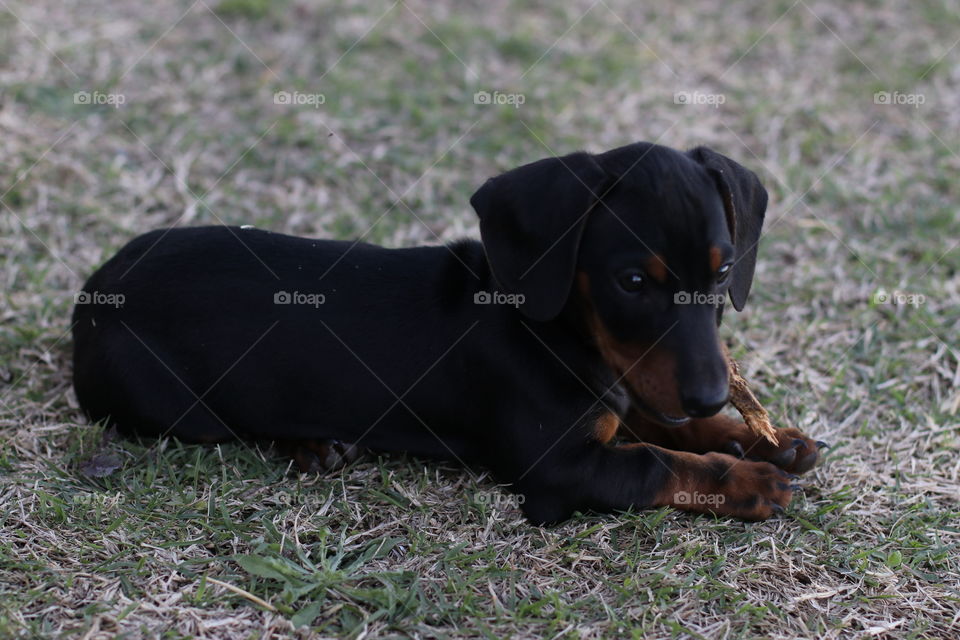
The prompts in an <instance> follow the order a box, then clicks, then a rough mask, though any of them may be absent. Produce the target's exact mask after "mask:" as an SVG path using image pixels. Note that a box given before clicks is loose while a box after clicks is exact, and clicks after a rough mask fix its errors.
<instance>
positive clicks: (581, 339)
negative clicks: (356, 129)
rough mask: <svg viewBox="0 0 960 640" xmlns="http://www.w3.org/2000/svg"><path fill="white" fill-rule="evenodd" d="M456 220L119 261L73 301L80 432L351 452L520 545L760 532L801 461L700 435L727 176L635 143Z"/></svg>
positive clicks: (747, 239) (701, 159) (481, 196)
mask: <svg viewBox="0 0 960 640" xmlns="http://www.w3.org/2000/svg"><path fill="white" fill-rule="evenodd" d="M471 204H472V205H473V207H474V208H475V209H476V211H477V214H478V215H479V216H480V230H481V234H482V238H483V242H482V244H481V243H480V242H477V241H462V242H457V243H455V244H452V245H449V246H436V247H416V248H408V249H386V248H382V247H378V246H374V245H370V244H364V243H359V242H343V241H333V240H315V239H310V238H297V237H291V236H286V235H281V234H277V233H270V232H268V231H259V230H254V229H248V228H243V227H239V228H238V227H224V226H220V227H200V228H181V229H166V230H158V231H153V232H150V233H147V234H146V235H143V236H140V237H138V238H136V239H135V240H133V241H132V242H130V243H129V244H128V245H127V246H126V247H124V248H123V249H121V250H120V252H119V253H118V254H117V255H116V256H114V257H113V258H112V259H111V260H109V261H108V262H107V263H106V264H104V265H103V266H102V267H101V268H100V269H99V270H98V271H97V272H96V273H95V274H94V275H93V276H92V277H91V278H90V280H89V281H88V282H87V283H86V285H85V286H84V288H83V291H82V293H80V294H78V304H77V306H76V309H75V313H74V322H75V325H74V349H75V353H74V384H75V387H76V392H77V397H78V398H79V401H80V404H81V406H82V407H83V409H84V410H85V411H86V412H87V414H89V416H90V417H91V418H92V419H94V420H102V421H107V422H109V423H111V424H115V425H116V426H117V427H118V428H119V429H120V430H121V431H122V432H125V433H134V434H142V435H151V436H166V435H170V436H176V437H177V438H180V439H182V440H185V441H189V442H220V441H225V440H230V439H233V438H250V439H269V440H277V441H282V442H284V443H286V444H287V445H288V446H290V447H291V448H292V454H293V455H294V457H295V459H296V460H297V462H298V463H299V464H300V466H301V468H302V469H304V470H311V469H316V468H319V467H330V466H335V465H336V464H338V463H340V462H342V461H343V460H344V459H349V458H350V457H351V456H352V453H353V451H354V450H355V447H367V448H370V449H373V450H377V451H405V452H410V453H413V454H416V455H422V456H436V457H444V458H452V459H456V460H460V461H462V462H464V463H466V464H481V465H484V466H487V467H489V468H490V469H492V470H493V472H494V474H495V476H496V477H497V478H498V479H499V480H500V481H502V482H504V483H509V484H510V485H511V486H512V487H513V489H514V490H515V491H517V492H519V493H521V494H522V495H523V496H524V501H523V509H524V512H525V513H526V515H527V516H528V518H529V519H530V520H531V521H532V522H535V523H549V522H557V521H560V520H563V519H565V518H568V517H569V516H570V515H571V514H573V513H574V512H575V511H578V510H579V511H586V510H596V511H610V510H620V509H629V508H631V507H634V508H646V507H657V506H661V505H673V506H675V507H678V508H681V509H686V510H691V511H700V512H712V513H716V514H725V515H731V516H736V517H740V518H745V519H750V520H761V519H764V518H767V517H769V516H771V515H773V514H774V513H777V512H779V511H782V509H783V507H785V506H786V505H787V503H789V502H790V499H791V497H792V490H793V486H792V485H791V484H790V482H791V477H792V474H793V473H800V472H803V471H806V470H808V469H810V468H811V467H813V465H814V464H815V463H816V461H817V456H818V453H817V451H818V447H817V444H818V443H816V442H814V441H813V440H811V439H809V438H807V437H805V436H804V435H803V434H801V433H799V432H798V431H796V430H794V429H782V430H779V445H778V446H774V445H771V444H769V443H767V442H766V441H764V440H762V439H759V438H758V437H757V436H756V435H754V434H753V433H752V432H751V431H750V430H748V429H747V428H746V426H745V425H744V424H743V423H742V422H740V421H738V420H734V419H732V418H729V417H726V416H722V415H718V412H719V411H720V409H721V408H722V407H723V406H724V405H725V404H726V402H727V397H728V384H729V383H728V377H727V365H726V362H725V359H724V356H723V354H722V351H721V345H720V340H719V337H718V331H717V327H718V324H719V321H720V317H721V313H722V309H723V302H724V299H725V298H726V296H727V295H729V298H730V300H731V301H732V303H733V306H734V307H735V308H736V309H737V310H740V309H741V308H742V307H743V305H744V304H745V302H746V300H747V294H748V292H749V290H750V285H751V281H752V279H753V273H754V265H755V262H756V256H757V243H758V241H759V238H760V229H761V226H762V224H763V218H764V212H765V210H766V205H767V194H766V191H765V190H764V188H763V186H762V185H761V184H760V182H759V180H758V179H757V177H756V176H755V175H754V174H753V173H752V172H750V171H748V170H747V169H745V168H743V167H742V166H740V165H739V164H737V163H736V162H734V161H732V160H730V159H728V158H726V157H724V156H722V155H720V154H718V153H716V152H714V151H711V150H710V149H707V148H704V147H700V148H697V149H693V150H691V151H688V152H679V151H675V150H673V149H669V148H666V147H662V146H657V145H653V144H648V143H637V144H632V145H629V146H625V147H621V148H619V149H614V150H612V151H608V152H606V153H602V154H599V155H592V154H589V153H583V152H579V153H573V154H570V155H567V156H564V157H559V158H548V159H545V160H540V161H538V162H534V163H532V164H528V165H525V166H522V167H520V168H517V169H514V170H512V171H508V172H507V173H504V174H503V175H500V176H498V177H495V178H492V179H490V180H488V181H487V182H486V183H485V184H484V185H483V186H482V187H481V188H480V189H479V190H478V191H477V192H476V194H474V196H473V198H472V199H471ZM744 452H745V453H744ZM731 454H733V455H731Z"/></svg>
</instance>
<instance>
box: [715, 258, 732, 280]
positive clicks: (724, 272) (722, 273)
mask: <svg viewBox="0 0 960 640" xmlns="http://www.w3.org/2000/svg"><path fill="white" fill-rule="evenodd" d="M732 268H733V263H732V262H728V263H727V264H725V265H723V266H722V267H720V268H719V269H717V282H723V281H724V280H726V279H727V276H729V275H730V269H732Z"/></svg>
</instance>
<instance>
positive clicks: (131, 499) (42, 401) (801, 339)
mask: <svg viewBox="0 0 960 640" xmlns="http://www.w3.org/2000/svg"><path fill="white" fill-rule="evenodd" d="M958 27H960V16H958V15H957V14H956V12H954V11H953V10H951V9H950V8H949V5H948V4H947V3H943V2H939V1H937V0H920V1H918V2H907V1H906V0H885V1H882V2H872V3H866V2H853V3H848V4H846V5H844V6H843V7H842V8H841V7H840V6H839V5H834V4H830V3H827V2H821V1H819V0H801V1H799V2H786V1H784V2H772V3H735V4H731V3H722V2H718V1H714V0H696V1H694V2H687V3H675V4H669V3H659V4H655V5H650V6H647V7H644V6H641V5H640V3H630V2H626V1H625V0H623V1H622V0H603V1H601V2H599V3H592V2H586V1H577V2H571V3H563V4H562V5H561V4H551V3H546V2H532V1H529V2H519V1H516V2H512V1H509V0H500V1H498V2H494V3H475V2H470V3H427V2H421V1H419V0H405V1H404V2H400V3H396V4H391V3H361V2H355V1H353V0H336V1H334V0H331V1H323V2H320V1H316V2H308V1H306V0H282V1H280V2H263V1H261V0H221V1H220V2H217V1H216V0H200V1H199V2H197V3H195V4H191V3H190V2H186V1H169V0H168V1H163V2H155V3H149V4H147V5H140V4H137V5H129V4H123V3H117V2H104V1H100V0H94V1H91V2H87V3H84V5H83V9H82V10H81V9H80V8H79V7H78V6H77V7H74V6H73V5H69V6H61V5H60V4H56V5H54V4H53V3H50V2H39V3H31V2H23V1H21V0H10V1H9V2H7V3H3V4H2V5H0V73H2V77H3V81H2V83H0V84H2V88H0V131H2V134H0V154H2V155H0V157H2V159H3V162H2V167H3V169H2V181H0V194H2V195H0V203H2V207H0V281H2V287H0V301H2V306H0V438H2V445H3V446H2V447H0V496H2V505H3V509H2V510H0V636H4V637H19V636H23V637H31V636H57V635H70V636H77V637H80V636H82V637H86V638H106V637H114V636H115V635H119V636H125V637H140V636H143V635H152V636H154V635H155V636H162V637H167V638H179V637H190V636H200V637H209V638H239V637H275V636H286V635H297V636H299V637H326V636H344V637H351V638H359V637H366V636H382V635H395V636H413V637H534V638H535V637H544V638H545V637H562V638H573V637H580V638H592V637H613V636H623V637H631V636H632V637H674V638H687V637H693V638H795V637H823V638H846V637H858V638H859V637H880V638H946V637H955V636H957V635H958V633H960V579H958V577H957V576H958V575H960V553H958V545H960V526H958V522H960V519H958V518H960V478H958V475H960V468H958V466H957V463H956V459H957V454H958V451H960V439H958V428H960V420H958V409H960V390H958V389H960V356H958V342H957V335H958V329H960V305H958V304H957V301H958V295H960V276H958V267H960V252H958V251H957V250H956V247H957V239H958V237H960V233H958V232H960V221H958V218H957V205H956V203H957V201H958V196H960V183H958V182H957V181H956V179H955V176H956V175H957V172H958V170H960V155H958V153H960V136H958V133H957V131H958V129H957V116H956V109H955V107H956V104H957V102H958V100H960V80H958V76H957V74H956V64H957V60H958V57H960V47H958V46H957V45H956V42H955V39H956V34H957V33H958ZM480 91H487V92H490V93H491V94H492V93H493V92H495V91H499V92H501V93H502V94H520V95H522V96H523V104H522V105H519V106H517V107H514V106H509V105H485V104H475V102H474V94H475V93H477V92H480ZM78 92H87V93H88V94H90V96H91V100H90V101H89V102H87V103H81V104H77V103H76V102H75V100H74V95H75V94H77V93H78ZM277 92H287V93H288V94H291V95H294V94H295V92H296V93H297V94H298V95H300V96H303V97H302V98H300V99H301V100H303V101H307V103H303V104H276V103H275V100H274V96H275V95H276V94H277ZM678 92H687V93H688V94H695V93H697V92H699V94H700V95H703V96H714V101H716V99H715V96H717V95H722V96H723V98H724V101H723V104H720V105H718V106H717V107H716V108H714V107H713V106H710V105H708V104H686V105H682V104H676V103H675V102H674V95H675V94H676V93H678ZM877 92H888V93H890V94H894V92H899V94H902V95H922V96H923V104H921V105H918V106H911V105H907V104H877V103H876V102H875V99H874V94H876V93H877ZM318 95H322V104H317V105H316V106H314V104H310V103H309V101H310V100H312V101H313V103H318V102H320V100H321V99H320V98H317V97H316V96H318ZM95 96H101V97H100V98H98V97H95ZM118 96H122V98H118ZM310 96H314V97H313V98H310ZM119 100H122V101H123V104H120V105H118V106H116V107H115V106H114V104H113V103H117V102H118V101H119ZM98 101H99V102H103V104H96V102H98ZM514 101H516V100H514ZM914 101H916V100H915V99H914ZM638 139H646V140H659V141H660V142H662V143H664V144H669V145H670V146H674V147H679V148H686V147H691V146H694V145H697V144H708V145H710V146H713V147H714V148H716V149H718V150H720V151H722V152H724V153H726V154H727V155H730V156H732V157H734V158H737V159H739V160H740V161H741V162H742V163H744V164H746V165H747V166H749V167H751V168H753V169H754V170H756V171H757V172H758V173H760V174H761V175H762V177H763V179H764V181H765V183H766V184H767V185H768V188H769V190H770V192H771V207H770V211H769V212H768V223H767V232H766V235H765V236H764V241H763V243H762V246H761V256H760V264H759V266H758V271H757V278H756V282H755V287H754V291H753V295H752V299H751V302H750V305H749V307H748V308H747V310H746V311H745V312H744V313H742V314H739V315H735V314H728V317H727V319H726V320H727V322H726V324H725V329H724V331H725V335H726V336H727V338H728V340H729V341H730V342H731V343H732V344H733V345H734V351H735V353H737V354H738V355H739V356H741V357H742V361H743V366H744V368H745V370H746V371H745V372H746V373H747V375H748V377H749V378H750V379H752V380H753V381H754V383H755V384H756V386H757V388H758V390H759V392H760V395H761V399H762V400H764V402H765V403H766V404H767V406H768V407H769V408H770V410H771V412H772V414H773V415H774V416H775V417H776V418H777V420H778V421H779V422H780V424H781V425H792V426H797V427H799V428H801V429H803V430H805V431H807V432H808V433H810V434H812V435H814V436H815V437H817V438H820V439H824V440H828V441H830V442H831V443H832V444H833V445H834V446H833V448H832V449H831V450H830V453H829V455H828V456H827V459H826V461H825V462H824V464H822V465H821V466H820V467H819V468H818V469H817V470H816V471H815V472H813V473H812V474H811V475H810V476H809V478H808V479H807V480H806V481H805V491H804V495H802V496H800V497H798V498H797V499H796V500H795V501H794V503H793V505H791V508H790V510H789V512H788V516H787V517H786V518H784V519H781V520H777V521H771V522H766V523H762V524H745V523H741V522H734V521H727V520H713V519H710V518H705V517H699V518H695V517H691V516H689V515H682V514H678V513H674V512H668V511H664V510H660V511H651V512H642V513H631V514H623V515H619V516H606V517H596V516H581V517H578V518H576V519H574V520H572V521H570V522H568V523H566V524H563V525H561V526H558V527H553V528H548V529H541V528H534V527H530V526H529V525H527V524H526V523H525V522H524V520H523V519H522V517H521V515H520V512H519V511H518V509H517V508H516V505H515V504H513V503H512V502H511V501H510V499H509V495H508V494H506V493H504V492H502V491H501V490H500V489H499V488H498V487H497V486H496V485H495V484H493V482H492V480H491V479H490V478H489V477H487V476H486V475H481V476H479V477H476V476H474V475H471V474H470V473H468V472H466V471H464V470H462V469H459V468H457V467H454V466H449V465H443V464H436V463H424V462H422V461H418V460H415V459H408V458H403V457H394V458H389V459H369V458H368V459H366V460H364V461H362V462H359V463H356V464H355V465H353V466H351V467H350V468H348V469H346V470H345V471H343V472H342V473H338V474H333V475H329V476H298V475H297V474H295V473H293V472H292V471H291V470H290V469H289V467H288V464H287V461H285V460H282V459H280V458H278V457H277V456H276V455H275V454H274V453H272V452H271V451H269V450H260V449H256V448H251V447H250V446H248V445H245V444H232V445H224V446H220V447H217V448H208V447H200V446H185V445H181V444H178V443H176V442H170V441H164V442H161V443H155V442H149V441H144V442H137V441H129V440H118V439H115V438H112V437H111V436H110V434H108V433H104V431H103V430H102V429H101V428H99V427H97V426H91V425H89V424H87V423H86V422H85V420H84V419H83V418H82V416H81V415H80V413H79V411H78V409H77V406H76V401H75V399H74V398H73V395H72V391H71V388H70V377H69V376H70V357H69V354H70V340H69V314H70V308H71V305H72V301H73V294H74V292H75V291H76V290H77V289H78V288H79V286H80V284H81V283H82V281H83V279H84V278H85V277H86V276H87V275H88V274H89V273H90V272H91V271H92V270H93V269H94V268H95V267H96V266H97V265H98V264H100V263H101V262H103V261H104V260H105V259H106V258H108V257H109V255H110V254H111V253H112V252H113V251H115V250H116V249H117V248H119V247H120V246H121V245H122V244H124V243H125V242H126V241H127V240H129V239H130V238H132V237H133V236H135V235H137V234H138V233H141V232H143V231H144V230H147V229H151V228H155V227H161V226H169V225H173V224H181V225H184V224H202V223H220V222H225V223H229V224H254V225H257V226H260V227H265V228H270V229H275V230H278V231H285V232H290V233H297V234H303V235H313V236H318V237H348V238H349V237H358V236H360V235H365V238H366V239H368V240H371V241H375V242H380V243H384V244H388V245H391V246H400V245H411V244H418V243H437V242H445V241H449V240H452V239H455V238H458V237H463V236H465V235H474V236H475V235H476V234H477V225H476V221H475V219H474V216H473V214H472V211H471V210H470V208H469V206H468V204H467V200H468V198H469V196H470V194H471V193H472V191H473V189H475V188H476V187H477V186H478V185H479V184H481V183H482V181H483V180H484V179H485V178H486V177H488V176H490V175H493V174H495V173H497V172H499V171H501V170H504V169H506V168H509V167H511V166H515V165H517V164H520V163H523V162H528V161H531V160H534V159H537V158H540V157H544V156H548V155H555V154H559V153H566V152H569V151H572V150H574V149H579V148H586V149H588V150H591V151H602V150H605V149H608V148H612V147H614V146H618V145H621V144H624V143H628V142H631V141H634V140H638ZM878 289H885V290H887V291H889V292H894V291H899V292H905V293H908V294H911V295H919V294H922V295H923V296H924V301H923V303H922V304H918V305H916V306H909V305H891V304H883V303H876V302H875V301H874V300H873V294H874V293H875V292H876V291H877V290H878ZM97 455H100V456H112V457H107V458H100V460H101V461H104V460H106V461H107V462H111V461H112V462H115V463H118V464H119V468H117V469H116V470H114V471H113V472H112V473H109V474H107V475H106V476H104V477H99V478H97V477H90V476H88V475H86V474H85V473H84V472H83V470H84V469H86V468H88V467H87V466H86V465H88V464H89V461H90V460H91V458H92V457H93V456H97ZM108 466H110V465H108Z"/></svg>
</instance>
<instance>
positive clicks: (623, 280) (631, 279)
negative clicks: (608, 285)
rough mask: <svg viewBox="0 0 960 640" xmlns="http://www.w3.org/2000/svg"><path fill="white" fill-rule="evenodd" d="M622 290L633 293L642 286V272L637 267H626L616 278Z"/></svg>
mask: <svg viewBox="0 0 960 640" xmlns="http://www.w3.org/2000/svg"><path fill="white" fill-rule="evenodd" d="M618 281H619V283H620V287H621V288H622V289H623V290H624V291H629V292H631V293H635V292H637V291H640V290H641V289H642V288H643V272H642V271H640V270H639V269H627V270H626V271H624V272H623V273H621V274H620V277H619V278H618Z"/></svg>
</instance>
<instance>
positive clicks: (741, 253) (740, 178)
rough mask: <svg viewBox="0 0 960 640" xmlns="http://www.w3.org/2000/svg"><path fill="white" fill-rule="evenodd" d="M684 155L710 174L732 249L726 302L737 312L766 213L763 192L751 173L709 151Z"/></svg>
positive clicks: (749, 281) (703, 149) (744, 295)
mask: <svg viewBox="0 0 960 640" xmlns="http://www.w3.org/2000/svg"><path fill="white" fill-rule="evenodd" d="M687 153H688V154H689V155H690V157H692V158H693V159H694V160H696V161H697V162H699V163H700V164H702V165H703V166H704V167H706V169H707V170H708V171H709V172H710V173H711V174H712V175H713V179H714V181H715V182H716V183H717V189H718V190H719V191H720V198H721V199H722V200H723V208H724V211H725V212H726V216H727V226H728V227H729V228H730V238H731V239H732V240H733V246H734V250H735V254H734V255H735V257H734V266H733V272H732V273H731V274H730V300H731V301H732V302H733V308H734V309H736V310H737V311H740V310H741V309H743V306H744V305H745V304H746V302H747V294H749V293H750V285H751V284H752V283H753V271H754V269H755V268H756V266H757V244H758V243H759V241H760V229H761V228H762V227H763V217H764V214H765V213H766V212H767V190H766V189H764V188H763V185H762V184H760V179H759V178H758V177H757V175H756V174H755V173H753V172H752V171H750V170H749V169H747V168H745V167H742V166H741V165H739V164H737V163H736V162H734V161H733V160H731V159H730V158H728V157H726V156H724V155H721V154H719V153H717V152H716V151H713V150H712V149H708V148H707V147H697V148H696V149H692V150H690V151H688V152H687Z"/></svg>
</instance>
